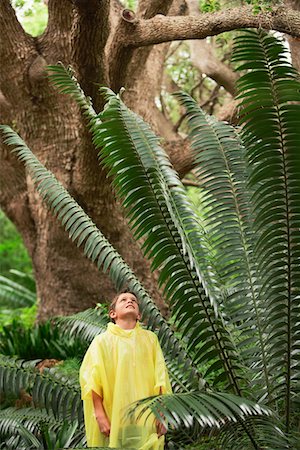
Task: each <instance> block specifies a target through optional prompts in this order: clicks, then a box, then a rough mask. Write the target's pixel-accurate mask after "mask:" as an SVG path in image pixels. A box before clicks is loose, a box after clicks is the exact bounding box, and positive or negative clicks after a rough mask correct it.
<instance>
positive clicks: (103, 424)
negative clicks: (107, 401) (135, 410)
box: [96, 415, 110, 437]
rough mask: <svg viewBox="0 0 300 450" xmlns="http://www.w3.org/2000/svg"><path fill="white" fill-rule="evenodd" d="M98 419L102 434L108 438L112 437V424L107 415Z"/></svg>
mask: <svg viewBox="0 0 300 450" xmlns="http://www.w3.org/2000/svg"><path fill="white" fill-rule="evenodd" d="M96 419H97V422H98V425H99V429H100V431H101V433H103V434H104V435H105V436H107V437H108V436H109V435H110V422H109V420H108V418H107V417H106V415H105V416H103V415H100V416H98V417H96Z"/></svg>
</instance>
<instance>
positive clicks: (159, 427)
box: [156, 388, 168, 437]
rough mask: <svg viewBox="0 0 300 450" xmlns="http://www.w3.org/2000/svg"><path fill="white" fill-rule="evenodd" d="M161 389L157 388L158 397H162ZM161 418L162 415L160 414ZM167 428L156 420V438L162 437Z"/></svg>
mask: <svg viewBox="0 0 300 450" xmlns="http://www.w3.org/2000/svg"><path fill="white" fill-rule="evenodd" d="M162 393H163V392H162V388H159V395H162ZM160 415H161V416H162V417H163V415H162V414H160ZM167 431H168V430H167V428H166V427H165V426H164V424H162V423H161V422H160V421H159V420H158V419H156V433H157V434H158V437H160V436H162V435H163V434H166V433H167Z"/></svg>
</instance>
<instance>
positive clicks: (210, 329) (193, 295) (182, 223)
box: [92, 88, 240, 392]
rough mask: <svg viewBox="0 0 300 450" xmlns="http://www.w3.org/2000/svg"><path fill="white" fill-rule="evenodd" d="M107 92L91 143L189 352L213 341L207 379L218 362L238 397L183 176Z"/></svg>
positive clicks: (230, 347) (233, 362) (206, 357)
mask: <svg viewBox="0 0 300 450" xmlns="http://www.w3.org/2000/svg"><path fill="white" fill-rule="evenodd" d="M102 90H103V91H104V92H105V96H106V98H107V100H108V103H107V105H106V107H105V109H104V111H103V113H101V115H100V117H101V120H102V124H101V125H99V126H97V127H95V129H93V126H92V131H93V133H94V142H95V145H96V147H97V148H99V149H100V153H99V155H100V157H101V160H102V163H103V164H104V166H105V167H107V168H108V169H109V175H114V178H113V182H112V183H113V186H114V187H115V189H116V192H117V194H118V196H119V197H120V198H121V199H122V202H123V205H124V207H125V208H126V209H127V211H128V215H129V216H130V220H131V225H132V228H133V229H134V234H135V237H136V238H141V237H142V236H143V237H144V243H143V249H144V254H145V256H147V257H149V258H150V259H151V260H152V264H151V268H152V269H153V270H154V269H157V268H159V269H160V275H159V283H160V284H161V285H164V293H165V295H166V297H167V298H168V299H170V302H171V307H172V314H173V315H174V317H175V323H176V320H178V322H180V324H181V325H182V324H183V323H184V327H182V329H183V335H184V336H185V335H186V339H187V342H188V345H189V348H190V351H194V349H195V341H197V345H201V344H202V343H203V334H204V333H205V335H206V338H207V341H209V342H210V343H211V346H210V347H209V348H208V347H206V349H205V350H206V353H204V349H203V347H201V354H202V361H203V362H205V363H206V364H208V366H209V367H208V369H207V372H206V374H207V375H208V374H210V373H211V372H212V371H213V364H214V363H215V362H216V361H217V362H220V364H219V368H220V370H222V371H223V372H224V373H225V374H226V376H227V377H228V382H229V385H230V386H231V388H232V389H234V390H235V391H236V392H240V387H239V382H238V375H237V374H236V368H237V366H238V362H237V358H236V354H235V348H234V344H233V342H232V340H231V337H230V335H229V333H228V332H227V330H226V328H225V326H224V323H223V321H222V316H221V313H220V312H218V311H217V310H216V309H217V305H216V302H215V301H214V299H213V296H210V297H209V296H208V295H207V294H209V287H208V286H206V284H205V278H204V276H203V274H202V273H201V270H200V268H199V264H198V260H199V259H201V257H202V252H201V246H200V245H199V234H198V232H197V225H198V224H197V222H196V220H194V213H193V211H192V209H191V208H190V207H189V201H188V199H187V197H186V195H185V193H184V189H183V186H182V184H181V182H180V180H179V178H178V175H177V174H176V172H174V170H173V169H172V168H171V164H170V162H169V160H168V158H167V156H166V154H165V153H164V151H163V150H162V149H161V148H160V147H159V145H158V139H157V137H156V136H155V135H154V134H153V133H152V131H151V130H150V128H149V126H148V125H146V124H145V123H144V122H143V121H142V119H140V118H139V117H138V116H136V115H135V114H134V113H132V112H131V111H129V110H128V109H127V108H126V106H125V105H124V104H123V103H122V102H121V101H120V99H119V98H118V97H117V96H116V95H115V94H114V93H113V92H112V91H110V90H108V89H105V88H103V89H102ZM145 205H146V208H145ZM195 318H196V319H197V323H195ZM178 328H180V327H178ZM192 331H195V332H197V336H198V338H197V339H196V337H195V333H192ZM192 335H193V340H191V339H190V336H192ZM196 350H197V349H196ZM212 352H213V357H214V358H215V359H212V357H211V356H212ZM196 354H197V356H198V355H199V352H198V353H197V351H196ZM212 361H213V364H211V363H212Z"/></svg>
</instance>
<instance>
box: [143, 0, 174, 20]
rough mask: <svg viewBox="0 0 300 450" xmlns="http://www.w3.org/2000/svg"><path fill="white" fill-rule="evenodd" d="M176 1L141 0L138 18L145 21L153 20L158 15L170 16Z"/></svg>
mask: <svg viewBox="0 0 300 450" xmlns="http://www.w3.org/2000/svg"><path fill="white" fill-rule="evenodd" d="M173 1H174V0H152V1H150V2H149V0H140V1H139V3H138V9H137V16H138V17H142V18H143V19H151V17H154V16H155V15H156V14H165V15H166V14H168V11H169V9H170V7H171V5H172V3H173Z"/></svg>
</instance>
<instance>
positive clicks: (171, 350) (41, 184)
mask: <svg viewBox="0 0 300 450" xmlns="http://www.w3.org/2000/svg"><path fill="white" fill-rule="evenodd" d="M0 128H1V129H2V131H3V132H4V134H5V135H6V141H5V142H6V143H7V144H8V145H12V146H14V147H15V149H14V151H15V152H17V153H18V156H19V158H20V159H21V160H22V161H24V162H25V165H26V167H27V168H28V169H29V171H30V174H31V176H32V178H33V180H34V182H35V185H36V188H37V190H38V192H39V193H40V194H41V196H42V197H43V198H44V200H45V202H46V203H47V205H48V206H49V207H50V209H51V210H52V211H53V212H54V214H56V216H57V218H58V220H59V221H60V222H61V223H62V224H63V225H64V227H65V229H66V230H67V231H68V233H69V237H70V238H71V239H72V240H73V241H75V242H77V246H78V247H79V246H81V245H84V249H83V251H84V254H85V255H86V256H87V257H88V258H90V259H91V260H92V261H93V262H94V263H96V264H97V267H98V268H101V267H102V270H103V271H104V272H108V274H109V276H110V278H111V280H112V282H113V284H114V285H115V287H116V289H117V290H120V289H121V288H122V287H123V286H124V285H126V286H128V287H129V289H130V290H132V291H133V292H134V293H135V294H136V296H137V297H138V298H139V300H140V308H141V312H142V319H143V320H144V321H145V322H146V324H147V327H148V328H150V329H152V330H153V331H156V329H158V331H157V335H158V338H159V340H160V341H161V345H162V348H163V349H164V350H165V354H166V355H169V357H170V358H173V359H175V358H177V360H178V363H179V364H186V365H188V367H187V373H186V376H187V379H190V380H193V382H194V385H195V384H196V386H199V383H200V384H201V385H203V381H202V379H201V377H200V375H199V372H198V371H197V370H196V369H195V368H194V367H193V364H192V361H191V360H190V358H189V356H188V354H187V352H186V350H185V349H184V347H183V345H182V343H180V341H179V340H178V339H177V337H176V336H175V334H174V332H173V331H172V329H171V327H170V326H169V325H168V324H167V322H166V321H165V319H164V318H163V317H162V315H161V314H160V312H159V310H158V308H157V307H156V305H155V304H154V303H153V301H152V300H151V298H150V296H149V295H148V293H147V292H146V291H145V289H144V287H143V286H142V284H141V283H140V282H139V280H138V279H137V278H136V276H135V275H134V273H133V272H132V270H131V269H130V267H129V266H128V265H127V264H126V263H125V261H124V260H123V258H122V257H121V256H120V255H119V253H118V252H117V251H116V250H115V249H114V248H113V247H112V245H111V244H110V243H109V242H108V241H107V239H106V238H105V237H104V236H103V234H102V233H101V232H100V230H99V229H98V228H97V227H96V225H95V224H94V223H93V222H92V220H91V219H90V218H89V217H88V216H87V215H86V213H85V212H84V211H83V209H82V208H81V207H80V206H79V205H78V204H77V203H76V201H75V200H74V199H73V198H72V197H71V196H70V194H69V193H68V192H67V191H66V189H65V188H64V187H63V186H62V185H61V184H60V183H59V182H58V181H57V180H56V178H55V177H54V175H53V174H52V173H51V172H50V171H48V170H46V169H45V167H44V166H43V165H42V164H41V163H40V162H39V161H38V159H37V158H36V157H35V156H34V155H33V154H32V152H31V151H30V150H29V148H28V147H27V146H26V145H25V143H24V142H23V141H22V140H21V138H20V137H19V136H18V135H17V134H16V133H14V132H13V131H12V130H11V128H10V127H6V126H1V127H0Z"/></svg>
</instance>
